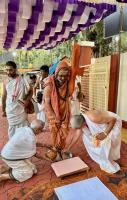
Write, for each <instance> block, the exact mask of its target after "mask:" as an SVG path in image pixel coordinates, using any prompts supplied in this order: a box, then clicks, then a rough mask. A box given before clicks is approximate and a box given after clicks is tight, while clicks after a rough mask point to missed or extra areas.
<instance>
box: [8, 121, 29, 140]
mask: <svg viewBox="0 0 127 200" xmlns="http://www.w3.org/2000/svg"><path fill="white" fill-rule="evenodd" d="M28 125H29V122H28V121H27V119H26V120H25V121H23V122H22V123H20V124H16V125H13V126H9V127H8V136H9V139H10V138H11V137H12V136H13V135H14V134H15V132H16V129H17V128H21V127H24V126H28Z"/></svg>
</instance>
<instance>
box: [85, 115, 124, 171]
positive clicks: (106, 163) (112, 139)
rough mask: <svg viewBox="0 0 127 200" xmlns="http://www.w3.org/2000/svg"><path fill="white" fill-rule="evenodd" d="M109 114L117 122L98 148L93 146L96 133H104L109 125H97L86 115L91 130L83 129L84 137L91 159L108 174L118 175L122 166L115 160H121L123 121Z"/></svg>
mask: <svg viewBox="0 0 127 200" xmlns="http://www.w3.org/2000/svg"><path fill="white" fill-rule="evenodd" d="M108 113H109V115H110V116H113V117H115V118H116V119H117V121H116V123H115V125H114V127H113V129H112V130H111V132H110V133H109V135H108V136H107V137H106V138H105V139H104V140H103V141H101V143H100V145H99V146H98V147H95V146H94V145H93V141H92V139H93V136H94V135H95V134H96V133H101V132H104V131H105V129H106V127H107V124H96V123H94V122H92V121H91V120H90V119H89V118H88V117H87V115H85V114H84V115H83V116H84V118H85V120H86V123H87V125H88V127H89V129H88V128H87V127H85V128H83V136H82V137H83V142H84V145H85V147H86V150H87V151H88V153H89V155H90V157H91V158H92V159H93V160H94V161H95V162H96V163H98V164H99V165H100V168H101V169H102V170H104V171H106V172H108V173H116V172H117V171H119V170H120V166H119V165H118V164H117V163H116V162H114V160H118V159H119V158H120V147H121V127H122V121H121V119H120V117H119V116H118V115H117V114H115V113H112V112H108Z"/></svg>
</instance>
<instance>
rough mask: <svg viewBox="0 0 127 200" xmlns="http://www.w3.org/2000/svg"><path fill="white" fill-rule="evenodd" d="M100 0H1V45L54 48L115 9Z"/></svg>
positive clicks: (113, 6) (111, 0) (7, 46)
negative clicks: (94, 1)
mask: <svg viewBox="0 0 127 200" xmlns="http://www.w3.org/2000/svg"><path fill="white" fill-rule="evenodd" d="M91 1H92V0H91ZM99 1H100V2H102V3H90V2H89V0H86V1H85V0H79V1H78V0H0V47H3V48H6V49H8V48H19V49H20V48H25V49H32V48H37V49H39V48H44V49H50V48H53V47H55V46H56V45H57V44H59V43H61V42H63V41H65V40H68V39H70V38H71V37H73V36H74V35H75V34H77V33H78V32H80V31H81V30H84V29H86V28H87V27H89V26H90V25H92V24H94V23H96V22H98V21H100V20H101V19H103V18H105V17H106V16H108V15H110V14H111V13H113V12H115V11H116V5H115V3H113V2H114V0H110V2H112V3H111V4H110V3H108V2H109V0H105V1H104V0H99ZM106 1H107V2H106ZM104 2H106V3H104Z"/></svg>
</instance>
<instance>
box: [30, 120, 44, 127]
mask: <svg viewBox="0 0 127 200" xmlns="http://www.w3.org/2000/svg"><path fill="white" fill-rule="evenodd" d="M30 127H31V128H32V129H38V128H43V127H44V122H42V121H41V120H39V119H35V120H33V121H32V122H31V124H30Z"/></svg>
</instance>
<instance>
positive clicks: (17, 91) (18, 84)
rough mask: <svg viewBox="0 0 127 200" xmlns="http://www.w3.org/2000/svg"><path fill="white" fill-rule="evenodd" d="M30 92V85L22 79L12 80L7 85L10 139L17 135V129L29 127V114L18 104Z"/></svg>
mask: <svg viewBox="0 0 127 200" xmlns="http://www.w3.org/2000/svg"><path fill="white" fill-rule="evenodd" d="M28 90H29V84H28V83H27V81H25V79H23V78H22V77H20V76H19V77H18V78H16V79H11V80H10V81H9V82H8V83H7V84H6V91H7V99H6V114H7V119H8V124H9V129H8V135H9V138H11V137H12V135H14V133H15V129H16V128H19V127H23V126H26V125H28V119H27V117H28V116H27V113H26V112H25V109H24V106H23V105H22V104H21V103H19V102H18V100H23V99H24V97H25V95H26V94H27V92H28Z"/></svg>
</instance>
